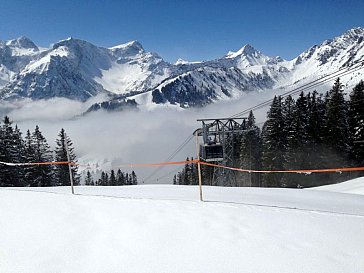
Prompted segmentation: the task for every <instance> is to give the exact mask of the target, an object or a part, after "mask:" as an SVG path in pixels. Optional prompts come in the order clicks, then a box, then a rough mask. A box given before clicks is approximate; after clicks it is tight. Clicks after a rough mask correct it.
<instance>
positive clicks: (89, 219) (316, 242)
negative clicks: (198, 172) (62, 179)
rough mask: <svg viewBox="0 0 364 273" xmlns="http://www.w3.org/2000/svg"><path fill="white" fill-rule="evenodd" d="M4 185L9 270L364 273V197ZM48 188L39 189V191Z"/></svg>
mask: <svg viewBox="0 0 364 273" xmlns="http://www.w3.org/2000/svg"><path fill="white" fill-rule="evenodd" d="M69 190H70V189H69V188H68V187H65V188H60V187H58V188H23V189H21V188H18V189H4V188H3V189H0V207H1V210H0V260H1V263H0V272H7V273H12V272H14V273H15V272H16V273H22V272H27V273H32V272H36V273H42V272H67V273H72V272H88V273H92V272H128V273H132V272H138V273H143V272H148V273H153V272H158V273H160V272H168V273H174V272H176V273H177V272H178V273H180V272H193V273H205V272H209V273H215V272H216V273H221V272H230V273H241V272H255V273H267V272H269V273H275V272H277V273H291V272H305V273H310V272H312V273H316V272H320V273H342V272H351V273H359V272H362V269H363V268H364V243H363V238H364V237H363V230H364V196H360V195H353V194H342V193H332V192H325V191H313V190H298V189H252V188H250V189H247V188H217V187H204V193H205V199H206V200H209V202H204V203H201V202H198V201H197V200H196V199H197V198H198V193H197V187H194V186H172V185H169V186H160V185H159V186H157V185H154V186H153V185H148V186H125V187H106V188H103V187H76V193H78V194H79V195H75V196H72V195H71V194H70V193H69ZM37 191H39V192H37Z"/></svg>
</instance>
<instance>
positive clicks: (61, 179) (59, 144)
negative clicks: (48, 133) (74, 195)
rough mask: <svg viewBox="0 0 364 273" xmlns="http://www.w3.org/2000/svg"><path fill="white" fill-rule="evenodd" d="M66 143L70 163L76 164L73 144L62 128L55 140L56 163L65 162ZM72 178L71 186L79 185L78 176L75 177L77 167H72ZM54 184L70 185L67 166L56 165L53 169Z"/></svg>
mask: <svg viewBox="0 0 364 273" xmlns="http://www.w3.org/2000/svg"><path fill="white" fill-rule="evenodd" d="M66 142H67V146H68V151H69V156H70V160H71V162H76V155H75V153H74V148H73V147H72V146H73V143H72V141H71V139H70V137H69V136H68V135H67V134H66V132H65V130H64V129H63V128H62V129H61V131H60V132H59V134H58V139H56V149H55V160H56V161H58V162H67V161H68V157H67V149H66ZM71 170H72V176H73V184H74V185H78V184H79V180H80V179H79V176H78V175H77V171H78V166H75V165H72V166H71ZM55 182H56V185H58V186H69V185H71V181H70V174H69V167H68V165H67V164H62V165H56V167H55Z"/></svg>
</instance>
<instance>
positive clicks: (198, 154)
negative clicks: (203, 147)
mask: <svg viewBox="0 0 364 273" xmlns="http://www.w3.org/2000/svg"><path fill="white" fill-rule="evenodd" d="M195 136H196V151H197V160H198V162H197V170H198V189H199V193H200V201H203V198H202V175H201V164H200V149H199V148H200V147H199V145H198V130H196V131H195Z"/></svg>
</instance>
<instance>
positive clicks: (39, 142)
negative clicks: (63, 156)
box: [30, 125, 54, 187]
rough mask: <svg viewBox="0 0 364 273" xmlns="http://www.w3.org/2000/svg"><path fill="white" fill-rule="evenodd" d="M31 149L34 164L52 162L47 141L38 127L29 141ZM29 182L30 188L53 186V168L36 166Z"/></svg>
mask: <svg viewBox="0 0 364 273" xmlns="http://www.w3.org/2000/svg"><path fill="white" fill-rule="evenodd" d="M31 145H32V149H33V151H34V160H35V162H50V161H52V156H51V151H50V147H49V145H48V143H47V140H46V139H45V137H44V136H43V134H42V133H41V132H40V130H39V127H38V125H37V126H36V127H35V130H34V132H33V133H32V139H31ZM32 177H33V179H34V180H32V181H30V186H38V187H48V186H53V185H54V183H53V168H52V166H51V165H37V166H35V168H34V170H33V174H32Z"/></svg>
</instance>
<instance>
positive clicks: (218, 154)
mask: <svg viewBox="0 0 364 273" xmlns="http://www.w3.org/2000/svg"><path fill="white" fill-rule="evenodd" d="M200 158H201V159H203V160H204V161H206V162H217V161H223V160H224V151H223V147H222V145H221V143H210V144H201V145H200Z"/></svg>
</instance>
